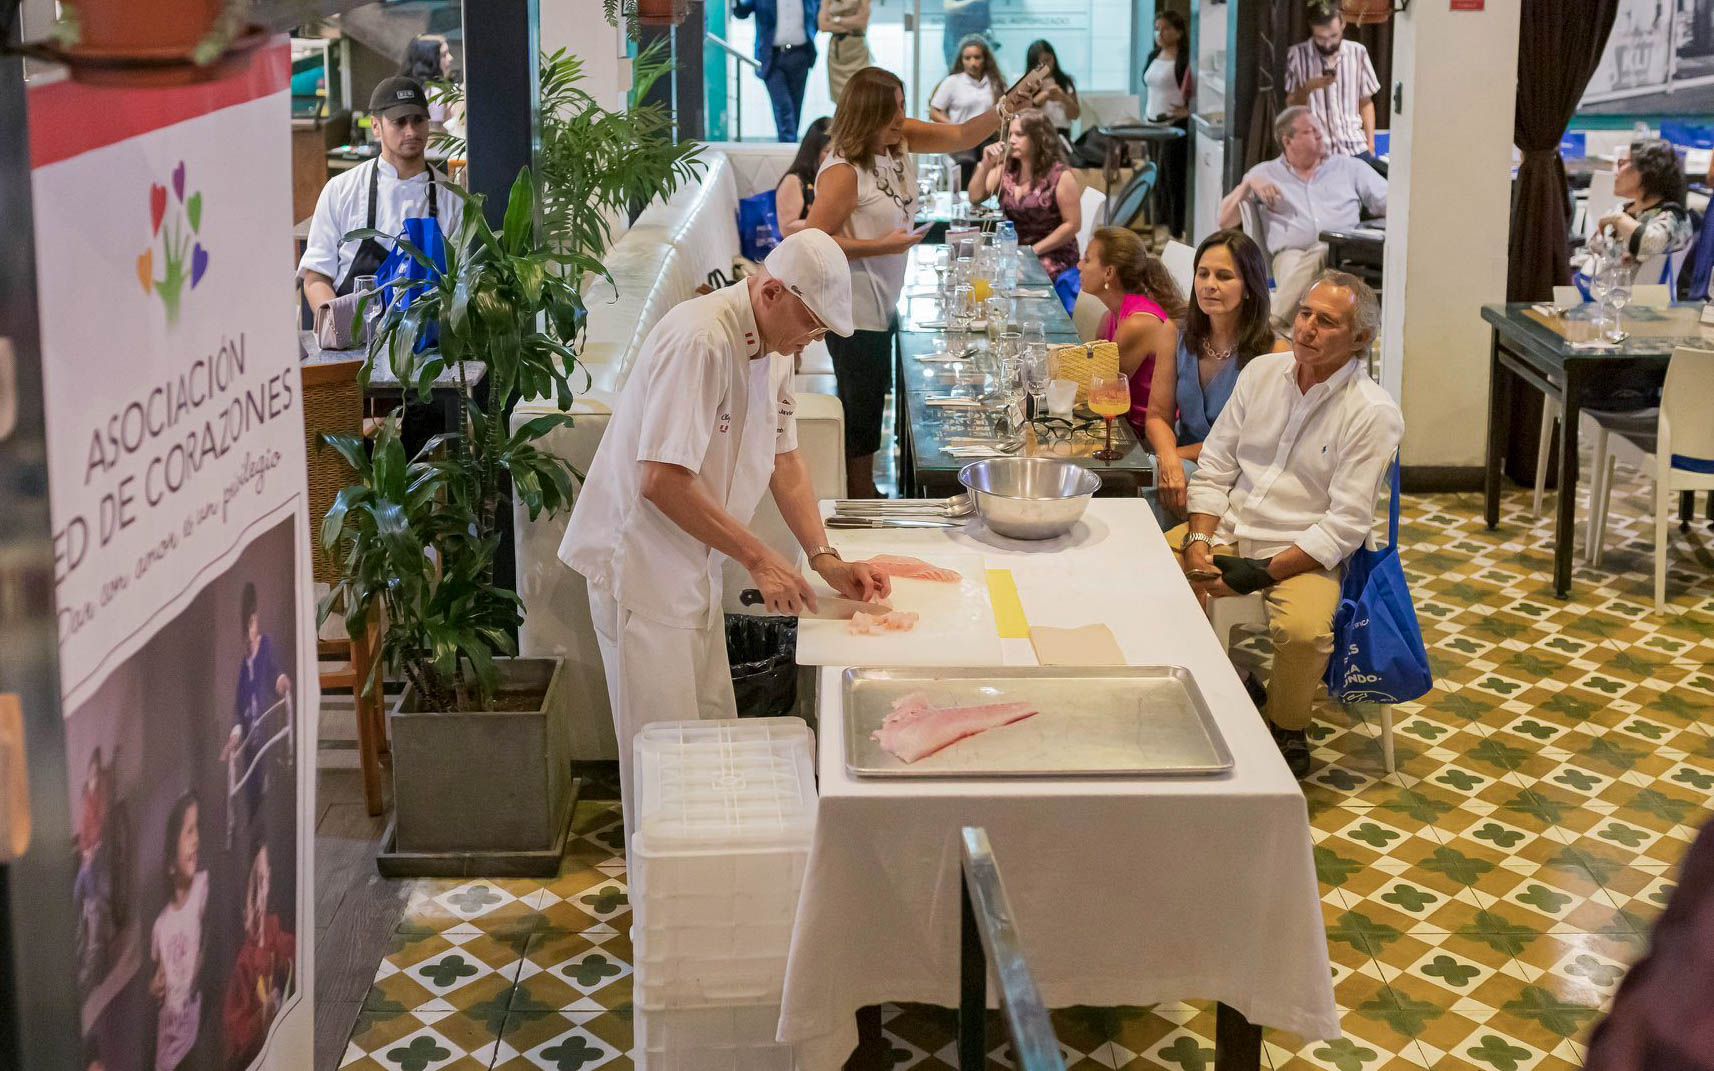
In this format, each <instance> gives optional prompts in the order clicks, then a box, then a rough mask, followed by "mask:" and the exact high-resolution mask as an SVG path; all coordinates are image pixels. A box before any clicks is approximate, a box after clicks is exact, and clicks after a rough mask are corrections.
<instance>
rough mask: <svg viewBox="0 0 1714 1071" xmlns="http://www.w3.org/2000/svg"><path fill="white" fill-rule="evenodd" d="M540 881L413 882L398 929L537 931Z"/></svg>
mask: <svg viewBox="0 0 1714 1071" xmlns="http://www.w3.org/2000/svg"><path fill="white" fill-rule="evenodd" d="M541 891H542V886H541V883H540V882H536V881H530V880H527V879H522V878H496V879H487V878H480V879H468V880H466V879H438V878H423V879H418V880H416V881H414V882H412V883H411V891H410V893H409V895H408V896H407V898H406V901H405V911H404V916H403V919H402V921H401V922H400V923H399V927H398V928H399V929H400V930H402V931H414V932H419V933H421V932H426V933H437V932H439V931H441V930H445V929H448V928H449V927H453V926H475V927H477V928H478V929H481V930H484V931H486V932H488V933H502V932H509V931H517V930H529V929H532V928H534V926H535V925H536V920H535V918H534V903H535V900H536V899H537V898H538V897H539V896H540V894H541Z"/></svg>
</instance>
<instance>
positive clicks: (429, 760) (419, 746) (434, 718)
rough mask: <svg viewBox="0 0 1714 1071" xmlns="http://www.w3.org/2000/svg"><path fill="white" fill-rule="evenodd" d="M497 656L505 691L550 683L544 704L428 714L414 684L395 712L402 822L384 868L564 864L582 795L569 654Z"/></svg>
mask: <svg viewBox="0 0 1714 1071" xmlns="http://www.w3.org/2000/svg"><path fill="white" fill-rule="evenodd" d="M495 661H496V662H497V663H498V664H499V667H500V691H501V692H502V693H506V692H529V691H541V690H543V689H545V692H546V694H545V695H544V697H543V699H542V703H541V707H540V709H537V710H531V711H492V712H489V711H472V712H454V713H448V714H434V713H425V712H422V711H419V710H417V709H416V707H417V696H416V693H415V691H414V690H413V689H411V688H410V687H408V686H407V687H406V689H405V691H404V694H402V695H401V696H400V697H399V700H398V702H397V703H396V704H395V705H394V707H393V709H392V711H391V712H390V713H389V716H388V717H389V725H390V730H391V737H392V752H393V824H392V828H391V829H389V830H388V833H387V836H386V837H385V839H384V840H383V842H382V852H381V854H380V856H379V858H378V862H379V866H380V870H381V872H382V873H383V874H385V875H388V876H390V877H421V876H431V875H432V876H444V877H462V876H486V877H505V876H516V875H529V876H538V875H548V876H551V875H553V874H555V873H557V872H558V867H559V859H560V855H561V854H562V852H563V849H564V847H565V838H566V835H567V830H568V829H569V827H570V819H571V808H572V804H573V803H574V802H575V801H576V798H577V797H576V785H575V782H574V780H573V778H572V776H571V746H570V732H569V729H570V723H571V711H570V710H569V705H570V704H569V700H568V696H569V694H570V689H569V687H568V686H567V685H568V679H567V675H566V669H565V663H564V660H563V659H558V658H501V659H496V660H495Z"/></svg>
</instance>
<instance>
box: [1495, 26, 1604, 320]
mask: <svg viewBox="0 0 1714 1071" xmlns="http://www.w3.org/2000/svg"><path fill="white" fill-rule="evenodd" d="M1618 10H1619V0H1523V22H1522V24H1521V27H1520V30H1519V34H1518V106H1517V113H1516V118H1515V119H1514V120H1513V127H1512V139H1513V142H1514V143H1515V144H1516V145H1517V147H1518V149H1519V150H1520V151H1521V152H1522V153H1523V162H1522V164H1521V165H1520V166H1519V167H1518V177H1517V180H1516V181H1515V183H1514V184H1513V187H1512V234H1511V242H1510V244H1509V246H1508V248H1507V256H1508V267H1507V273H1506V298H1507V300H1509V301H1545V300H1547V299H1548V298H1550V297H1552V296H1553V288H1554V287H1555V286H1564V285H1565V284H1567V283H1569V282H1571V246H1570V239H1569V235H1570V231H1571V190H1570V187H1569V186H1568V185H1567V184H1566V181H1565V161H1564V160H1562V159H1560V156H1559V139H1560V138H1561V137H1563V136H1564V134H1565V128H1566V127H1567V126H1568V125H1569V124H1570V123H1571V117H1572V115H1573V114H1575V113H1576V111H1577V102H1578V101H1580V100H1582V99H1583V90H1584V88H1585V87H1586V86H1588V84H1589V79H1590V77H1591V76H1593V75H1594V73H1595V66H1596V64H1598V63H1600V61H1601V54H1602V53H1603V52H1604V51H1606V48H1607V35H1608V34H1609V33H1611V32H1612V29H1613V19H1614V16H1616V15H1617V14H1618Z"/></svg>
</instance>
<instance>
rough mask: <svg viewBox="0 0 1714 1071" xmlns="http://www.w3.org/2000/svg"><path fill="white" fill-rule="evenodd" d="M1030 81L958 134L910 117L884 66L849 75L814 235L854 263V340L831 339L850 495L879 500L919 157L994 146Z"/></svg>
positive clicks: (901, 88) (820, 188) (1034, 86)
mask: <svg viewBox="0 0 1714 1071" xmlns="http://www.w3.org/2000/svg"><path fill="white" fill-rule="evenodd" d="M1039 81H1040V80H1039V79H1038V78H1035V77H1031V76H1025V77H1024V78H1023V79H1022V80H1021V81H1020V82H1019V83H1018V85H1017V86H1015V87H1014V88H1013V90H1012V92H1011V94H1010V95H1008V96H1006V97H1002V98H1001V99H1000V101H999V102H998V104H997V105H996V106H995V107H994V108H993V109H991V110H989V111H985V112H982V113H981V114H979V115H976V116H974V117H972V118H971V119H968V120H966V121H965V122H963V123H959V124H957V125H953V124H948V123H924V122H922V121H920V120H917V119H912V118H910V117H909V116H908V115H906V114H905V85H904V83H903V82H901V81H900V80H899V76H898V75H896V74H894V73H893V72H891V71H888V70H884V69H882V68H880V67H865V68H864V69H863V70H861V71H858V72H857V73H856V74H854V75H852V76H851V81H849V82H847V83H846V84H845V92H844V94H843V95H841V96H840V98H839V108H838V110H837V111H835V112H834V113H833V127H832V129H830V130H829V131H828V139H829V140H830V141H831V142H832V146H831V148H830V149H829V151H828V154H827V160H826V162H824V163H823V164H822V166H821V174H820V175H819V176H818V181H817V182H816V190H815V206H814V207H813V208H811V209H810V212H809V226H811V227H814V228H815V229H816V230H819V231H826V232H827V233H828V234H831V235H833V238H834V241H836V242H838V243H839V248H840V249H842V250H844V252H845V256H846V257H847V258H848V259H849V260H850V262H851V314H852V316H851V319H852V323H853V324H855V325H856V328H857V330H856V331H855V332H854V333H853V334H852V335H851V337H850V338H840V337H839V336H837V335H829V336H827V349H828V352H829V353H830V354H831V355H832V357H833V371H834V375H835V377H836V378H837V380H838V384H839V400H840V401H841V402H843V403H844V405H845V454H846V484H847V488H846V493H847V496H848V497H850V498H873V497H875V495H876V490H875V453H876V451H878V450H879V449H880V448H881V414H882V410H883V408H884V406H885V403H886V397H887V390H888V387H889V386H890V384H891V382H892V371H893V332H894V331H896V330H897V327H898V325H897V321H896V320H895V318H894V312H895V310H896V309H897V308H898V304H899V294H900V292H901V291H902V290H903V289H904V285H905V265H906V263H907V261H908V259H909V258H908V251H909V250H910V247H911V246H913V245H916V244H917V243H918V242H920V241H922V235H923V232H922V231H920V230H912V229H911V225H912V223H913V222H914V221H915V217H916V208H917V177H916V163H915V157H914V155H913V154H916V153H937V152H958V151H961V150H965V149H970V148H973V147H975V146H976V145H977V144H978V143H979V142H981V141H982V140H983V139H985V138H988V137H991V136H992V135H993V133H994V131H995V130H997V129H999V127H1000V125H1001V123H1002V122H1003V121H1004V120H1006V119H1009V118H1010V117H1011V115H1012V113H1013V111H1014V109H1016V108H1017V107H1018V105H1019V104H1027V103H1028V102H1029V101H1030V100H1031V99H1032V98H1033V97H1034V96H1035V94H1036V91H1037V90H1038V89H1040V88H1041V87H1040V84H1039Z"/></svg>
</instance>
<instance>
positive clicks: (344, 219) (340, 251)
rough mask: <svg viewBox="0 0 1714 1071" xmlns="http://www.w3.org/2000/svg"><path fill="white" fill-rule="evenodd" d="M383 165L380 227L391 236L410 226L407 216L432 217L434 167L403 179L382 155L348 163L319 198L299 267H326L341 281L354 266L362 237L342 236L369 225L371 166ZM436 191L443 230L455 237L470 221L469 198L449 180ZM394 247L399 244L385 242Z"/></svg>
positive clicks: (335, 281)
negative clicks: (448, 185)
mask: <svg viewBox="0 0 1714 1071" xmlns="http://www.w3.org/2000/svg"><path fill="white" fill-rule="evenodd" d="M371 167H377V168H380V169H381V174H380V176H379V177H378V179H377V181H376V184H375V229H376V230H378V231H380V232H381V233H382V234H386V235H396V234H399V233H400V232H402V231H403V230H404V229H405V220H406V219H407V218H410V217H413V216H427V215H428V214H429V203H428V184H429V172H428V169H426V168H425V169H423V170H422V171H421V172H419V173H418V174H415V175H412V176H411V177H410V178H408V179H405V180H403V181H400V179H399V173H398V172H397V171H396V170H394V169H393V165H392V164H389V163H388V162H387V161H385V160H383V159H381V158H380V157H376V158H375V159H374V160H372V161H370V162H369V163H364V164H358V165H357V166H356V167H351V168H347V169H346V170H345V171H344V173H342V174H339V175H335V176H334V177H333V179H332V180H331V181H329V182H328V184H327V185H326V186H323V187H322V188H321V196H320V197H319V198H317V199H316V202H315V215H314V216H312V217H310V224H309V243H308V245H307V247H306V248H305V249H304V255H303V259H302V260H300V261H298V271H300V272H302V271H306V270H307V271H313V272H320V273H321V274H323V275H325V276H327V277H328V278H329V279H332V280H333V285H335V286H338V285H339V283H340V280H342V279H344V278H345V273H346V272H347V271H348V270H350V268H351V258H352V257H353V256H355V255H356V254H357V246H358V245H359V243H358V242H345V241H341V239H343V238H344V237H345V235H346V234H348V233H349V232H351V231H354V230H356V229H357V228H359V227H366V226H368V225H369V169H370V168H371ZM440 186H441V188H440V189H438V190H436V191H435V212H436V214H437V216H438V218H439V219H440V233H441V234H443V235H446V236H447V238H448V240H451V239H452V238H453V237H454V236H455V235H456V234H457V233H458V228H459V227H460V226H462V225H463V221H464V202H463V201H461V200H459V198H458V195H457V194H455V193H448V192H447V190H446V183H445V182H444V181H442V182H441V184H440ZM381 244H382V245H384V246H386V247H388V248H392V245H393V243H392V242H390V241H382V242H381Z"/></svg>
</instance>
